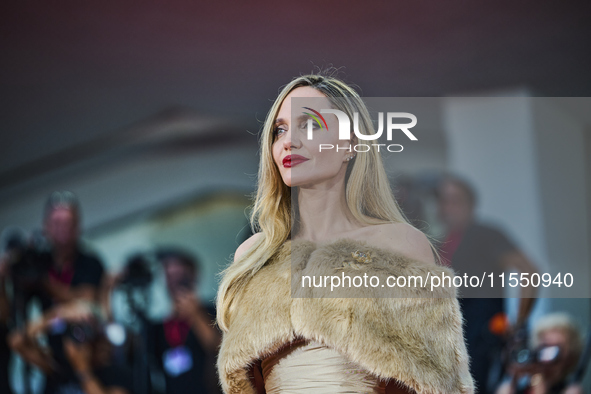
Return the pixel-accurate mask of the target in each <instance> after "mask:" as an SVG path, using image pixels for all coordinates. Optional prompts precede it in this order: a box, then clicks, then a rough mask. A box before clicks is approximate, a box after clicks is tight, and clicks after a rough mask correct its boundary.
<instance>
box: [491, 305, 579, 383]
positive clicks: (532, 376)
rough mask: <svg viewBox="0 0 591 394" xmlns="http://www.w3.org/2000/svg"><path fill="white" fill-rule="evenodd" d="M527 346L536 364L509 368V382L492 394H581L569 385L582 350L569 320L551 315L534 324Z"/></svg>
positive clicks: (558, 313) (568, 317) (564, 315)
mask: <svg viewBox="0 0 591 394" xmlns="http://www.w3.org/2000/svg"><path fill="white" fill-rule="evenodd" d="M531 344H532V347H533V349H534V354H536V355H537V357H536V360H535V361H534V362H532V363H528V364H525V365H523V364H518V363H513V364H512V365H510V366H509V371H508V372H509V375H510V376H511V377H510V379H508V380H507V381H505V382H504V383H503V384H502V385H501V386H500V387H499V388H498V390H497V391H496V394H521V393H527V394H583V392H584V391H583V388H582V387H581V385H580V384H579V383H569V381H568V377H569V375H570V374H571V373H572V372H574V370H575V368H576V366H577V363H578V361H579V358H580V357H581V353H582V350H583V340H582V336H581V332H580V330H579V328H578V326H577V325H576V324H575V322H574V321H573V319H572V317H571V316H569V315H568V314H566V313H563V312H555V313H551V314H549V315H546V316H544V317H542V318H540V319H539V320H538V321H536V323H535V324H534V327H533V330H532V335H531Z"/></svg>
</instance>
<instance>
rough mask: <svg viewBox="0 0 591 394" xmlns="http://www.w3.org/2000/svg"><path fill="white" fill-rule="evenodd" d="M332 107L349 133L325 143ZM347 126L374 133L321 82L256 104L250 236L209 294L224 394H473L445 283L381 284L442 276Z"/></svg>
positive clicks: (341, 90)
mask: <svg viewBox="0 0 591 394" xmlns="http://www.w3.org/2000/svg"><path fill="white" fill-rule="evenodd" d="M323 109H324V110H323ZM326 109H328V111H327V110H326ZM330 110H333V111H332V113H331V111H330ZM334 110H338V111H341V112H342V113H345V114H346V115H347V116H348V117H349V119H351V120H354V122H355V121H356V122H357V126H356V127H355V133H354V132H353V131H354V130H350V136H351V138H349V139H339V127H338V125H339V123H338V119H337V114H336V113H335V111H334ZM361 134H362V135H366V136H368V135H374V134H375V130H374V127H373V123H372V120H371V118H370V115H369V112H368V110H367V108H366V107H365V105H364V104H363V102H362V101H361V98H360V97H359V95H358V94H357V92H356V91H355V90H354V89H352V88H351V87H350V86H348V85H347V84H345V83H344V82H342V81H341V80H339V79H337V78H334V77H332V76H323V75H306V76H301V77H299V78H296V79H294V80H293V81H292V82H291V83H289V84H288V85H286V86H285V87H284V88H283V89H282V90H281V92H280V94H279V96H278V97H277V99H276V100H275V103H274V104H273V106H272V108H271V110H270V111H269V114H268V116H267V118H266V120H265V123H264V126H263V130H262V135H261V138H260V144H261V148H260V167H259V174H258V187H257V193H256V198H255V202H254V206H253V210H252V214H251V223H252V225H253V227H254V228H255V229H256V230H257V231H258V232H256V233H255V234H254V235H253V236H252V237H250V238H249V239H248V240H246V241H245V242H244V243H243V244H242V245H240V246H239V247H238V249H237V250H236V253H235V254H234V262H233V263H232V264H231V265H230V266H229V267H228V268H227V269H226V270H225V271H224V276H223V279H222V282H221V284H220V288H219V292H218V299H217V307H218V312H217V313H218V316H217V319H218V324H219V326H220V328H221V329H222V330H223V332H224V336H223V341H222V345H221V348H220V353H219V356H218V372H219V375H220V381H221V385H222V387H223V389H224V391H225V392H226V393H257V394H260V393H267V394H279V393H398V392H400V393H408V392H417V393H446V394H451V393H471V392H473V382H472V378H471V376H470V373H469V370H468V356H467V353H466V348H465V345H464V338H463V331H462V316H461V312H460V310H459V306H458V302H457V299H456V294H455V290H454V288H453V287H451V286H450V287H447V288H446V287H445V286H441V287H438V288H436V289H434V290H433V291H431V288H430V287H429V286H430V285H429V284H428V283H427V281H425V282H423V283H421V284H419V285H415V286H408V287H404V286H403V287H396V286H392V287H391V286H390V285H388V287H386V286H384V284H385V283H386V281H387V280H388V278H389V279H390V280H392V278H394V279H400V278H399V277H401V276H404V277H405V279H406V277H410V276H414V277H415V278H420V279H421V281H422V280H423V279H428V278H429V277H432V276H438V277H442V276H450V275H453V272H452V271H451V270H449V269H448V268H445V267H442V266H439V265H438V264H437V263H436V262H435V259H434V253H433V252H434V251H435V249H434V248H433V246H432V245H431V243H430V242H429V240H428V238H427V237H426V236H425V235H424V234H423V233H422V232H421V231H419V230H417V229H416V228H414V227H413V226H412V225H410V224H409V223H408V221H407V220H406V218H405V216H404V215H403V214H402V212H401V211H400V209H399V208H398V205H397V204H396V201H395V200H394V198H393V196H392V193H391V189H390V186H389V183H388V179H387V176H386V172H385V170H384V166H383V163H382V159H381V156H380V152H378V149H375V148H370V149H369V150H367V149H359V148H358V145H359V143H360V142H361V141H360V138H359V135H361ZM362 139H364V140H365V139H367V138H366V137H365V136H363V138H362ZM364 142H365V141H364ZM374 142H375V141H374ZM371 143H372V141H369V144H366V145H370V144H371ZM330 146H332V147H333V148H334V149H322V147H325V148H326V147H330ZM365 150H367V151H365ZM435 255H437V253H436V251H435ZM368 273H372V274H374V275H373V276H372V277H371V278H372V279H373V278H374V277H376V278H375V279H373V281H371V280H370V284H367V283H365V284H363V285H360V286H358V283H356V282H355V280H353V285H351V279H350V278H352V277H354V279H355V278H362V276H365V278H366V282H367V274H368ZM341 278H342V280H343V286H340V287H338V288H337V289H336V291H335V290H334V287H335V286H334V284H335V283H334V282H335V281H336V279H339V281H340V280H341ZM347 278H349V283H348V284H345V282H346V281H347ZM318 280H320V282H322V280H324V283H323V284H321V285H320V286H319V283H318ZM327 280H328V282H327ZM376 280H379V281H380V282H379V283H382V285H381V286H380V285H378V284H376V282H375V281H376Z"/></svg>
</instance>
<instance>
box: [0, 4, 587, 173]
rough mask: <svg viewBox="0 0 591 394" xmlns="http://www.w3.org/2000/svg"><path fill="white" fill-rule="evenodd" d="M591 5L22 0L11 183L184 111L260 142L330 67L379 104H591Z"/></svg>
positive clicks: (8, 121)
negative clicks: (478, 100)
mask: <svg viewBox="0 0 591 394" xmlns="http://www.w3.org/2000/svg"><path fill="white" fill-rule="evenodd" d="M589 4H590V2H584V3H583V2H573V1H570V2H566V1H563V2H558V1H555V2H539V1H538V2H534V1H529V2H522V1H487V2H483V1H478V2H468V1H464V2H458V1H430V2H424V1H416V2H394V1H384V0H380V1H359V2H345V1H325V0H323V1H315V2H303V1H297V2H281V3H280V2H277V1H275V2H246V1H244V2H226V1H224V2H197V1H166V2H164V1H161V2H151V1H142V2H129V1H116V2H98V1H94V2H91V1H80V0H76V1H58V2H49V1H6V2H4V4H3V5H2V6H0V9H1V12H0V20H1V31H2V33H1V37H0V48H1V51H2V61H1V62H0V78H1V79H2V82H1V83H2V95H1V97H2V108H1V110H0V111H1V112H0V113H1V114H2V117H1V121H2V134H1V137H0V146H2V153H1V154H0V172H4V173H6V172H7V171H11V170H12V169H15V168H18V167H19V166H23V165H26V163H28V162H30V161H31V160H35V159H39V158H42V157H44V156H46V155H50V154H52V153H53V154H55V152H58V151H60V150H61V149H64V148H68V147H72V146H76V145H77V144H82V143H85V142H88V141H89V140H93V139H96V138H100V136H101V135H103V134H105V133H112V132H113V131H116V130H119V129H123V128H125V127H128V126H129V125H133V124H134V123H136V122H138V121H141V120H143V119H146V118H149V117H151V116H153V115H154V114H155V113H158V112H160V111H162V110H164V109H166V108H171V107H172V108H176V107H183V108H193V109H195V110H198V111H200V112H205V113H207V114H209V115H213V116H220V117H224V118H228V119H233V120H237V121H239V122H241V124H244V129H245V130H246V129H249V130H251V131H253V130H255V131H256V128H257V120H262V119H263V118H264V116H265V113H266V111H267V110H268V108H269V106H270V100H272V99H273V98H274V97H275V95H276V94H277V90H278V88H279V87H280V86H281V85H283V84H285V83H287V82H289V80H290V79H291V78H292V77H294V76H297V75H299V74H301V73H306V72H309V71H312V70H314V69H315V68H316V67H325V66H328V65H333V66H336V67H342V70H341V71H342V73H341V76H343V77H345V79H346V80H347V81H349V82H353V83H355V84H357V85H359V86H360V87H361V90H362V94H363V95H364V96H441V95H450V94H461V93H462V92H474V91H479V90H487V89H496V88H506V87H513V86H524V87H527V88H530V89H532V92H533V94H534V95H538V96H590V95H591V94H590V93H591V51H590V48H591V45H590V42H591V40H590V38H591V12H590V6H589Z"/></svg>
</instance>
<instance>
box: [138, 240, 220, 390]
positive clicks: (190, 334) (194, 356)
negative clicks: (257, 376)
mask: <svg viewBox="0 0 591 394" xmlns="http://www.w3.org/2000/svg"><path fill="white" fill-rule="evenodd" d="M158 257H159V260H160V261H161V262H162V265H163V268H164V273H165V277H166V287H167V290H168V294H169V296H170V298H171V300H172V304H173V307H172V314H171V315H170V316H169V317H168V318H167V319H166V320H164V321H163V322H161V323H157V324H153V326H152V327H151V329H150V331H151V332H150V335H149V338H150V340H149V342H150V344H151V345H152V351H151V352H152V354H153V356H154V357H155V361H156V365H157V367H158V369H159V370H160V371H161V372H163V373H164V376H165V382H166V393H167V394H177V393H186V392H191V393H217V392H218V385H217V376H216V373H215V355H216V352H217V348H218V345H219V342H220V334H219V332H218V330H217V328H215V327H214V324H215V308H213V307H211V306H208V305H206V304H205V303H203V302H202V301H201V300H199V299H198V298H197V296H196V286H197V282H198V278H199V266H198V263H197V261H196V259H195V258H194V257H193V256H192V255H190V254H189V253H187V252H185V251H181V250H179V249H168V250H161V251H160V253H159V254H158Z"/></svg>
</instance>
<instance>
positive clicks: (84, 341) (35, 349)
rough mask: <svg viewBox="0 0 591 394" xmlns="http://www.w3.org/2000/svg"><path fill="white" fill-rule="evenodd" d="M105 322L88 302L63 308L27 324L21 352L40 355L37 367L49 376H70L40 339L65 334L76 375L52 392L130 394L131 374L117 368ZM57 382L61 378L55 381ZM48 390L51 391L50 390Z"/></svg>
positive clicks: (68, 354)
mask: <svg viewBox="0 0 591 394" xmlns="http://www.w3.org/2000/svg"><path fill="white" fill-rule="evenodd" d="M106 327H108V326H106V325H105V324H104V322H103V321H102V319H101V315H100V313H99V310H98V307H97V306H95V304H92V303H88V302H86V301H73V302H70V303H67V304H62V305H59V306H57V307H55V308H53V309H51V310H50V311H48V312H47V313H45V314H44V315H43V316H42V317H41V318H40V319H38V320H36V321H33V322H30V323H29V324H27V326H26V329H25V332H24V335H25V336H26V338H27V340H26V341H25V342H24V343H22V344H21V346H20V347H19V350H20V351H21V352H22V354H23V357H26V356H27V355H36V356H35V357H37V358H36V360H35V361H36V362H34V363H35V364H36V365H37V366H39V367H40V368H41V369H42V370H43V371H44V372H46V373H47V374H48V376H63V377H67V376H68V374H67V373H66V370H65V369H64V365H63V364H62V365H60V364H58V363H57V362H56V360H55V359H53V357H52V349H49V348H44V347H42V346H41V345H40V344H39V343H38V338H39V337H40V336H41V335H43V334H45V333H47V332H51V331H53V332H55V331H59V332H61V333H63V341H62V343H63V353H64V355H65V359H66V360H67V362H68V364H69V365H70V366H71V371H72V372H73V376H72V377H70V378H68V379H61V380H59V383H57V384H55V385H54V386H53V387H52V389H53V392H54V393H60V394H66V393H72V394H74V393H85V394H107V393H108V394H126V393H131V392H132V389H133V387H132V383H131V374H130V372H129V371H128V370H126V369H125V368H121V366H117V367H115V366H113V365H112V363H111V360H112V349H113V346H112V344H111V342H110V341H109V338H108V333H107V332H106V330H105V328H106ZM54 380H55V381H57V379H54ZM46 391H47V390H46Z"/></svg>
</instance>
